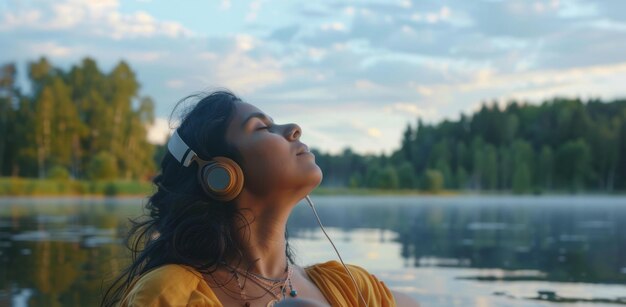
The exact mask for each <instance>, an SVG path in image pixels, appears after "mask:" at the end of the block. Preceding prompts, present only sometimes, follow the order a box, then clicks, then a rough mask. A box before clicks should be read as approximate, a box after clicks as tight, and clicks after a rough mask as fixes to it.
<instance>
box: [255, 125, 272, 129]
mask: <svg viewBox="0 0 626 307" xmlns="http://www.w3.org/2000/svg"><path fill="white" fill-rule="evenodd" d="M263 129H267V130H269V129H270V127H268V126H264V127H259V128H257V129H256V130H263Z"/></svg>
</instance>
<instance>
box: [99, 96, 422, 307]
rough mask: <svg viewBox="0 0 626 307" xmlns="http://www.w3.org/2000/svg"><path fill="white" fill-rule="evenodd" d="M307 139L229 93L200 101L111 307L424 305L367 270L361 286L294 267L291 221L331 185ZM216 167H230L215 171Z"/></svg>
mask: <svg viewBox="0 0 626 307" xmlns="http://www.w3.org/2000/svg"><path fill="white" fill-rule="evenodd" d="M301 134H302V130H301V128H300V127H299V126H298V125H296V124H284V125H281V124H277V123H274V122H273V120H272V119H271V118H270V117H269V116H267V115H265V114H264V113H263V112H262V111H261V110H259V109H258V108H257V107H255V106H253V105H251V104H247V103H245V102H243V101H242V100H240V99H239V98H238V97H236V96H235V95H233V94H232V93H229V92H225V91H220V92H215V93H212V94H210V95H208V96H206V97H204V98H202V99H200V100H199V102H198V103H197V104H196V105H195V106H194V107H193V108H192V109H191V111H189V112H188V113H187V114H186V115H185V116H184V118H183V120H182V122H181V125H180V127H179V128H178V129H177V130H176V133H175V134H174V136H173V137H176V139H174V140H172V141H170V143H169V144H168V149H169V151H168V153H167V154H166V155H165V157H164V158H163V161H162V163H161V168H162V170H161V173H160V174H159V175H158V176H157V177H156V178H155V179H154V183H155V185H156V186H157V191H156V192H155V193H154V194H153V195H152V196H151V197H150V199H149V201H148V204H147V206H146V207H147V209H148V210H149V216H148V217H147V219H146V220H143V221H141V222H135V225H134V227H133V228H132V230H131V236H129V238H133V240H132V244H131V250H132V251H133V262H132V263H131V265H130V266H129V267H128V268H127V269H126V270H125V271H124V272H123V275H122V276H120V277H119V278H118V279H117V280H116V281H115V282H114V283H113V285H112V286H111V288H109V290H108V291H107V293H106V295H105V298H104V300H103V305H105V306H112V305H117V304H119V305H121V306H185V305H189V306H222V305H223V306H268V305H270V306H271V305H274V304H275V305H276V306H288V305H294V306H328V305H332V306H356V305H361V306H364V305H365V303H367V305H368V306H395V305H396V304H397V305H399V306H411V305H413V306H415V305H416V303H415V302H414V301H412V299H410V298H409V297H408V296H406V295H402V294H398V293H393V292H391V291H390V290H389V289H388V288H387V287H386V286H385V285H384V284H383V283H382V282H380V281H378V280H377V279H376V278H375V277H374V276H373V275H370V274H368V273H367V272H366V271H365V270H363V269H362V268H359V267H356V266H350V272H351V273H352V274H351V275H352V276H353V277H354V279H355V280H356V283H357V285H358V287H359V289H356V287H355V285H354V284H353V283H352V282H351V280H352V279H351V277H350V276H349V274H348V273H347V272H346V271H345V270H344V268H343V267H342V266H341V265H340V264H339V263H337V262H336V261H331V262H327V263H322V264H318V265H314V266H311V267H308V268H301V267H298V266H296V265H295V263H294V261H293V258H292V254H291V251H290V249H289V245H288V242H287V239H286V224H287V218H288V217H289V214H290V212H291V210H292V209H293V208H294V206H295V205H296V204H297V203H298V202H299V201H300V200H301V199H303V198H304V197H305V196H306V195H307V194H308V193H309V192H311V190H313V189H314V188H315V187H317V186H318V185H319V183H320V182H321V180H322V172H321V170H320V168H319V167H318V166H317V165H316V164H315V157H314V155H313V154H311V153H310V152H309V150H308V147H307V146H306V145H305V144H303V143H301V142H300V140H299V139H300V136H301ZM177 142H178V143H177ZM194 154H195V155H194ZM190 157H191V158H190ZM218 160H219V161H223V162H224V163H226V164H227V165H230V166H232V167H233V168H232V169H231V168H224V169H222V170H221V171H212V170H208V169H209V168H210V167H209V166H210V165H214V164H212V163H207V162H209V161H211V162H215V161H218ZM231 160H232V161H231ZM229 161H230V162H229ZM228 163H230V164H228ZM230 166H229V167H230ZM224 170H226V171H224ZM231 171H232V172H231ZM239 172H240V173H239ZM213 173H215V174H221V175H224V174H230V175H229V176H231V177H232V178H238V176H240V177H241V178H240V180H239V181H236V180H235V181H236V182H235V181H233V182H235V183H233V184H230V182H227V183H224V182H220V180H222V179H219V178H218V179H215V178H213V177H211V176H213V175H214V174H213ZM218 177H219V176H218ZM226 177H227V178H230V179H232V178H231V177H228V176H226ZM211 178H213V179H211ZM220 178H221V177H220ZM230 179H229V180H230ZM216 180H217V181H216ZM211 182H212V183H211ZM216 182H217V183H216ZM212 184H213V185H219V184H224V185H223V186H222V188H224V189H226V187H227V188H228V189H230V190H229V191H228V193H230V194H229V195H226V196H225V195H223V193H222V194H220V193H217V192H215V191H213V190H211V189H213V188H207V187H209V186H211V187H213V186H212ZM220 191H221V190H220ZM222 192H223V191H222ZM364 301H365V302H364Z"/></svg>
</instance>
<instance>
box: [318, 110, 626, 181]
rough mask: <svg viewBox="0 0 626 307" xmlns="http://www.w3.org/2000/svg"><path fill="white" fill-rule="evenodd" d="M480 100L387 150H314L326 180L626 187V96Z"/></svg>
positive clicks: (412, 130) (414, 129)
mask: <svg viewBox="0 0 626 307" xmlns="http://www.w3.org/2000/svg"><path fill="white" fill-rule="evenodd" d="M499 105H500V104H499V103H498V102H493V103H491V104H486V103H484V104H483V106H482V108H481V109H480V111H478V112H476V113H474V114H472V115H470V116H465V115H462V116H461V118H460V119H459V120H458V121H448V120H446V121H443V122H441V123H438V124H436V125H427V124H424V123H423V122H422V121H421V120H418V121H417V123H416V125H414V126H412V125H410V124H409V125H407V127H406V129H405V131H404V134H403V138H402V143H401V144H400V149H399V150H397V151H395V152H393V153H392V154H391V155H389V156H385V155H380V156H371V155H370V156H361V155H357V154H355V153H353V152H352V151H351V150H349V149H346V150H345V151H344V152H343V153H342V154H341V155H338V156H331V155H327V154H322V153H319V152H317V153H316V155H317V162H318V163H319V165H320V167H321V168H322V170H323V172H324V181H323V182H322V185H324V186H349V187H369V188H383V189H398V188H399V189H414V188H419V189H426V190H431V191H437V190H440V189H462V190H477V191H506V192H515V193H541V192H542V191H555V190H557V191H579V190H585V191H599V192H610V191H614V190H622V191H623V190H626V100H617V101H612V102H603V101H600V100H590V101H587V102H586V103H584V102H582V101H581V100H579V99H560V98H555V99H552V100H550V101H545V102H543V103H542V104H541V105H533V104H528V103H518V102H514V101H512V102H509V103H508V104H507V105H506V106H505V107H499Z"/></svg>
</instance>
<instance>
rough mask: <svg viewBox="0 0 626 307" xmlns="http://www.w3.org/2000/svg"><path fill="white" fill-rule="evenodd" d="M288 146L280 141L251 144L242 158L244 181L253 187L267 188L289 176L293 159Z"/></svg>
mask: <svg viewBox="0 0 626 307" xmlns="http://www.w3.org/2000/svg"><path fill="white" fill-rule="evenodd" d="M288 146H289V145H288V144H287V143H284V142H280V141H269V140H264V141H263V142H260V141H259V142H256V143H253V144H251V146H250V147H248V148H247V149H246V150H245V152H243V153H242V154H243V156H244V161H245V162H244V170H243V171H244V175H245V177H246V181H249V183H250V184H254V185H255V186H258V185H263V186H267V185H269V184H272V183H276V182H277V181H278V182H280V181H282V180H284V179H286V178H287V177H289V175H291V172H292V168H293V163H294V158H296V157H295V156H292V155H291V152H290V149H289V147H288Z"/></svg>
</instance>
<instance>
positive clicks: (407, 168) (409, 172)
mask: <svg viewBox="0 0 626 307" xmlns="http://www.w3.org/2000/svg"><path fill="white" fill-rule="evenodd" d="M398 184H399V188H401V189H413V188H415V187H416V186H417V178H416V176H415V172H413V167H412V166H411V164H410V163H409V162H404V163H402V165H400V167H399V168H398Z"/></svg>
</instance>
